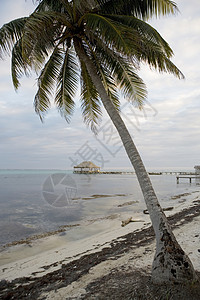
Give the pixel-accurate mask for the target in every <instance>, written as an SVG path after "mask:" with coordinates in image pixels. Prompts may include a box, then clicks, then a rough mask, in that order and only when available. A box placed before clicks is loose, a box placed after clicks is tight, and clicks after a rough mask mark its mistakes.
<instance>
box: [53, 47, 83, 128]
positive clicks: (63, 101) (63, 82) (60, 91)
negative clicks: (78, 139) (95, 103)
mask: <svg viewBox="0 0 200 300" xmlns="http://www.w3.org/2000/svg"><path fill="white" fill-rule="evenodd" d="M78 78H79V70H78V65H77V62H76V57H75V55H74V51H73V49H68V51H67V52H66V53H64V59H63V64H62V67H61V69H60V73H59V75H58V78H57V88H56V97H55V103H56V105H57V107H58V109H59V111H60V113H61V115H62V116H64V117H65V119H66V120H67V121H68V122H69V120H70V116H71V115H72V113H73V111H74V106H75V103H74V101H73V98H74V96H75V93H76V91H77V88H78Z"/></svg>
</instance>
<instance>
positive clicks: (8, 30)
mask: <svg viewBox="0 0 200 300" xmlns="http://www.w3.org/2000/svg"><path fill="white" fill-rule="evenodd" d="M26 21H27V18H19V19H16V20H13V21H11V22H9V23H7V24H5V25H3V26H2V27H1V29H0V58H2V57H3V54H10V52H11V50H12V47H13V46H14V45H15V43H16V42H17V41H18V40H19V39H20V38H21V37H22V34H23V30H24V26H25V24H26Z"/></svg>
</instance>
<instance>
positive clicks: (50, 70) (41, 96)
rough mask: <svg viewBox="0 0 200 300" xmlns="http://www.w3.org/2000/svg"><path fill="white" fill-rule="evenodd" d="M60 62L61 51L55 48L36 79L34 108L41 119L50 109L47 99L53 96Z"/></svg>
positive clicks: (61, 59) (61, 58)
mask: <svg viewBox="0 0 200 300" xmlns="http://www.w3.org/2000/svg"><path fill="white" fill-rule="evenodd" d="M62 61H63V51H62V50H61V49H59V48H58V47H56V48H55V50H54V51H53V53H52V55H51V56H50V58H49V60H48V61H47V63H46V64H45V66H44V68H43V70H42V71H41V74H40V76H39V78H38V91H37V94H36V96H35V100H34V107H35V111H36V113H37V114H38V115H39V116H40V118H41V119H43V116H44V114H45V112H46V111H47V110H48V109H49V108H50V105H51V103H50V100H49V98H50V97H51V96H53V91H54V87H55V83H56V81H57V78H58V76H59V72H60V68H61V65H62Z"/></svg>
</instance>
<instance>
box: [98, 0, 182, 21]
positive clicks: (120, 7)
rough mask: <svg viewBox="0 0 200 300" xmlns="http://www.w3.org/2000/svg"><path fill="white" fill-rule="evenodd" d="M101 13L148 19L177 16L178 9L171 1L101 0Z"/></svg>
mask: <svg viewBox="0 0 200 300" xmlns="http://www.w3.org/2000/svg"><path fill="white" fill-rule="evenodd" d="M98 2H99V3H100V7H101V10H100V12H101V13H108V14H110V13H112V14H123V15H129V16H135V17H138V18H142V19H146V18H150V17H152V16H156V17H158V16H160V15H167V14H175V13H176V12H178V8H177V5H176V3H175V2H173V1H171V0H142V1H141V0H126V1H123V0H118V1H116V0H99V1H98Z"/></svg>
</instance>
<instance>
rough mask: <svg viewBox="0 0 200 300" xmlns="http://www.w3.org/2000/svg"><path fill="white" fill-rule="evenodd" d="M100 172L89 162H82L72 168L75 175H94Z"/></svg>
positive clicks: (98, 168)
mask: <svg viewBox="0 0 200 300" xmlns="http://www.w3.org/2000/svg"><path fill="white" fill-rule="evenodd" d="M99 172H100V167H97V166H96V165H95V164H94V163H93V162H91V161H83V162H82V163H80V164H79V165H77V166H74V173H76V174H95V173H99Z"/></svg>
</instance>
